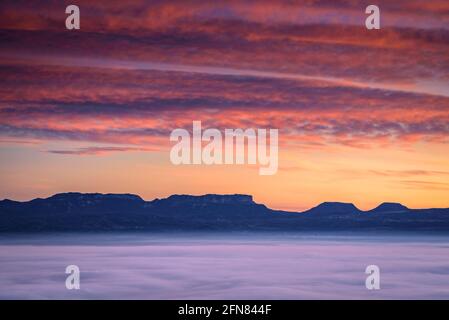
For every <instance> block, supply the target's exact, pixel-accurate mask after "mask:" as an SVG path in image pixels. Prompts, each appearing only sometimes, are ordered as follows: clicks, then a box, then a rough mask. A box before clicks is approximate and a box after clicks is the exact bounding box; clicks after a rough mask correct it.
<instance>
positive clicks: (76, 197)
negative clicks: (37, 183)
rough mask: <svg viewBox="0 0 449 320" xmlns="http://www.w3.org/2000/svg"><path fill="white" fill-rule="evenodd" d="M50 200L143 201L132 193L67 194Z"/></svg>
mask: <svg viewBox="0 0 449 320" xmlns="http://www.w3.org/2000/svg"><path fill="white" fill-rule="evenodd" d="M48 199H51V200H106V199H115V200H117V199H120V200H134V201H136V200H137V201H143V199H142V198H141V197H139V196H138V195H135V194H130V193H106V194H103V193H81V192H66V193H57V194H55V195H53V196H51V197H49V198H48Z"/></svg>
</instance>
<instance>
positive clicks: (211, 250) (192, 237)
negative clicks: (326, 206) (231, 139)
mask: <svg viewBox="0 0 449 320" xmlns="http://www.w3.org/2000/svg"><path fill="white" fill-rule="evenodd" d="M68 265H77V266H78V267H79V269H80V272H81V275H80V289H79V290H67V289H66V286H65V280H66V277H67V275H66V274H65V269H66V267H67V266H68ZM368 265H377V266H378V267H379V268H380V290H367V289H366V287H365V279H366V277H367V275H366V274H365V268H366V267H367V266H368ZM15 298H20V299H51V298H53V299H449V236H437V235H426V236H417V235H375V234H373V235H357V234H353V235H341V234H340V235H339V234H334V235H332V234H326V235H317V234H267V233H264V234H239V233H231V234H143V233H141V234H117V233H113V234H100V235H94V234H69V235H57V234H54V235H44V234H42V235H0V299H15Z"/></svg>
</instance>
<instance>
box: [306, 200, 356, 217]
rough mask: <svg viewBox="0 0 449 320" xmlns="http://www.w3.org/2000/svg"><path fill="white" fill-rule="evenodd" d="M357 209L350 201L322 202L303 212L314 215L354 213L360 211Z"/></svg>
mask: <svg viewBox="0 0 449 320" xmlns="http://www.w3.org/2000/svg"><path fill="white" fill-rule="evenodd" d="M361 212H362V211H360V210H359V209H357V207H356V206H355V205H353V204H352V203H344V202H323V203H321V204H319V205H318V206H316V207H313V208H312V209H309V210H307V211H305V212H303V213H306V214H314V215H317V214H318V215H347V214H354V213H361Z"/></svg>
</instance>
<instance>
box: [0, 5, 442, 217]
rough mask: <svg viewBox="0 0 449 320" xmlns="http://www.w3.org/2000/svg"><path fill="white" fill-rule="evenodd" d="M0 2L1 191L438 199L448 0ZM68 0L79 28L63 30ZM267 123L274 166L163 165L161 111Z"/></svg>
mask: <svg viewBox="0 0 449 320" xmlns="http://www.w3.org/2000/svg"><path fill="white" fill-rule="evenodd" d="M209 2H210V1H186V0H182V1H181V0H180V1H170V2H166V1H111V0H108V1H95V3H92V2H91V1H17V0H15V1H5V0H3V1H1V3H0V84H1V85H0V164H1V165H0V181H1V184H0V198H11V199H16V200H28V199H31V198H34V197H47V196H49V195H51V194H53V193H57V192H66V191H81V192H105V193H106V192H114V193H121V192H128V193H136V194H139V195H141V196H142V197H143V198H145V199H153V198H155V197H165V196H168V195H170V194H174V193H188V194H204V193H247V194H252V195H254V197H255V200H256V201H257V202H262V203H265V204H267V205H268V206H270V207H272V208H280V209H305V208H308V207H311V206H314V205H316V204H318V203H319V202H322V201H345V202H354V203H355V204H356V205H357V206H358V207H359V208H361V209H368V208H371V207H374V206H376V205H377V204H379V203H380V202H383V201H397V202H401V203H403V204H405V205H407V206H409V207H413V208H420V207H449V157H448V155H449V2H448V1H447V0H437V1H417V0H399V1H394V2H393V1H376V4H377V5H378V6H379V7H380V10H381V30H366V28H365V25H364V21H365V18H366V14H365V13H364V12H365V8H366V6H367V5H369V4H371V2H372V1H355V0H347V1H343V0H340V1H334V0H333V1H330V0H329V1H314V0H309V1H297V2H296V1H295V2H292V1H285V2H282V1H226V2H225V1H220V3H219V4H213V3H212V2H210V3H209ZM72 3H74V4H77V5H78V6H79V7H80V10H81V30H71V31H69V30H66V29H65V18H66V14H65V7H66V6H67V5H69V4H72ZM193 120H201V121H202V123H203V127H204V128H206V127H214V128H219V129H224V128H278V129H279V136H280V150H279V164H280V167H279V171H278V173H277V174H276V175H274V176H259V175H258V166H237V165H233V166H230V165H227V166H204V165H203V166H174V165H172V164H171V162H170V159H169V150H170V147H171V146H172V145H173V144H172V143H170V141H169V134H170V132H171V131H172V130H173V129H175V128H191V126H192V121H193Z"/></svg>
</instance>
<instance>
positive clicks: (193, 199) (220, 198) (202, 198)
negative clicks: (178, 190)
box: [163, 194, 254, 204]
mask: <svg viewBox="0 0 449 320" xmlns="http://www.w3.org/2000/svg"><path fill="white" fill-rule="evenodd" d="M163 200H167V201H174V202H184V203H185V202H189V203H217V204H254V201H253V196H251V195H246V194H205V195H199V196H193V195H185V194H175V195H171V196H169V197H168V198H165V199H163Z"/></svg>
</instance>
